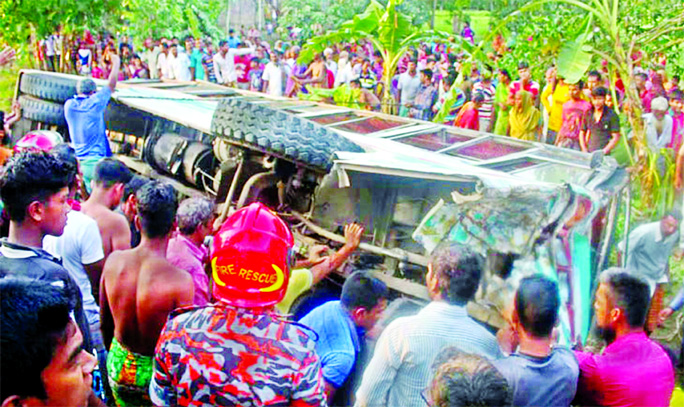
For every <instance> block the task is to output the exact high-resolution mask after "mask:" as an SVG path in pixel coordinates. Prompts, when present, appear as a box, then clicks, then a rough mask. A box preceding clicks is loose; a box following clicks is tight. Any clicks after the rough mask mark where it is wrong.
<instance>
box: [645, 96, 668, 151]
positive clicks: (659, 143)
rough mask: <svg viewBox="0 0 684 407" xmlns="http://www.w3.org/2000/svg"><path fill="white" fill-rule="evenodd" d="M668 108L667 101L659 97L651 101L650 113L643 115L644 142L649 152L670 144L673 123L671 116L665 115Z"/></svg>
mask: <svg viewBox="0 0 684 407" xmlns="http://www.w3.org/2000/svg"><path fill="white" fill-rule="evenodd" d="M669 107H670V106H669V104H668V102H667V99H665V98H664V97H662V96H660V97H657V98H655V99H653V100H652V101H651V113H646V114H644V128H645V129H646V142H647V144H648V148H650V149H651V151H654V152H657V151H659V150H660V149H661V148H667V147H668V146H669V145H670V143H671V142H672V127H673V125H674V122H673V120H672V116H670V115H669V114H667V110H668V109H669Z"/></svg>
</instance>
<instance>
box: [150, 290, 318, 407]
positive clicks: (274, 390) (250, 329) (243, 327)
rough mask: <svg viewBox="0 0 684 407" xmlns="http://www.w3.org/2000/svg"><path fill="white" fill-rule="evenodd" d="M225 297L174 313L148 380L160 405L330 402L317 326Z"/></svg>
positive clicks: (250, 404) (262, 404) (160, 341)
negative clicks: (317, 347) (313, 329)
mask: <svg viewBox="0 0 684 407" xmlns="http://www.w3.org/2000/svg"><path fill="white" fill-rule="evenodd" d="M281 318H282V317H280V316H278V315H277V314H276V313H275V312H273V311H271V310H270V309H264V308H261V309H247V308H237V307H233V306H230V305H228V304H226V303H224V302H219V303H216V304H212V305H208V306H206V307H190V308H185V309H181V310H177V311H175V312H174V313H172V314H171V317H170V319H169V321H168V322H167V323H166V326H165V327H164V330H163V331H162V334H161V336H160V338H159V343H158V344H157V349H156V352H155V354H156V356H155V361H154V373H153V377H152V383H151V385H150V396H151V398H152V402H153V403H154V404H155V405H159V406H171V405H179V406H200V405H221V406H226V405H231V406H232V405H240V406H290V405H293V406H294V405H296V406H321V405H325V404H326V403H325V396H324V393H323V390H324V386H323V379H322V376H321V369H320V361H319V359H318V356H317V355H316V353H315V351H314V349H315V346H314V339H313V337H314V336H315V334H313V333H312V332H311V331H308V332H307V330H305V328H303V327H301V326H298V325H296V324H294V323H292V322H289V321H286V320H283V319H281Z"/></svg>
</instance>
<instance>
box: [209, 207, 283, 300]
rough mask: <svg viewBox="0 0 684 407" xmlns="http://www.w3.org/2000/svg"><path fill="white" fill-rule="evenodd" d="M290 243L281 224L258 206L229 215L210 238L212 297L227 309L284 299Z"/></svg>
mask: <svg viewBox="0 0 684 407" xmlns="http://www.w3.org/2000/svg"><path fill="white" fill-rule="evenodd" d="M293 245H294V239H293V238H292V232H290V229H289V228H288V227H287V225H286V224H285V222H283V220H282V219H280V218H279V217H278V216H277V215H276V214H275V213H274V212H272V211H271V210H270V209H268V208H267V207H266V206H265V205H264V204H262V203H258V202H257V203H253V204H251V205H249V206H247V207H245V208H242V209H240V210H238V211H237V212H235V213H234V214H232V215H231V216H230V217H229V218H228V219H226V221H225V222H224V223H223V225H222V226H221V230H219V232H218V234H217V235H216V237H215V238H214V255H213V257H212V259H211V269H212V276H213V278H214V290H213V291H214V297H216V298H218V299H222V300H224V301H226V302H228V303H229V304H231V305H234V306H236V307H243V308H256V307H265V306H269V305H274V304H277V303H278V302H280V300H282V299H283V297H284V296H285V291H286V290H287V284H288V280H289V277H290V259H291V258H292V246H293Z"/></svg>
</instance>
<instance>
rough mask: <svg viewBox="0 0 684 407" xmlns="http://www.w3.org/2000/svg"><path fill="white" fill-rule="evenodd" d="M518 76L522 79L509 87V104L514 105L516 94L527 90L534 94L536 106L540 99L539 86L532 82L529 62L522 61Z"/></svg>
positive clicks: (519, 65)
mask: <svg viewBox="0 0 684 407" xmlns="http://www.w3.org/2000/svg"><path fill="white" fill-rule="evenodd" d="M518 75H519V76H520V79H518V80H517V81H514V82H513V83H511V84H510V86H509V92H508V104H509V105H511V106H513V105H514V100H515V94H516V93H518V91H520V90H526V91H528V92H530V93H532V96H534V100H535V104H536V103H537V100H538V98H539V84H538V83H537V82H535V81H533V80H532V74H531V73H530V65H529V64H528V63H527V62H525V61H522V62H520V63H519V64H518Z"/></svg>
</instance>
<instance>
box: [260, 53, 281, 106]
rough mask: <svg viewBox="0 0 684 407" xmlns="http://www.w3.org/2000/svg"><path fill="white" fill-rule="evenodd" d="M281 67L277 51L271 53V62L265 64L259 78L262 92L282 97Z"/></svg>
mask: <svg viewBox="0 0 684 407" xmlns="http://www.w3.org/2000/svg"><path fill="white" fill-rule="evenodd" d="M283 74H284V73H283V66H282V64H281V62H280V55H279V54H278V52H277V51H273V52H271V61H270V62H269V63H267V64H266V67H265V68H264V73H263V74H262V76H261V80H262V82H263V88H262V92H264V93H268V94H269V95H271V96H283Z"/></svg>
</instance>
